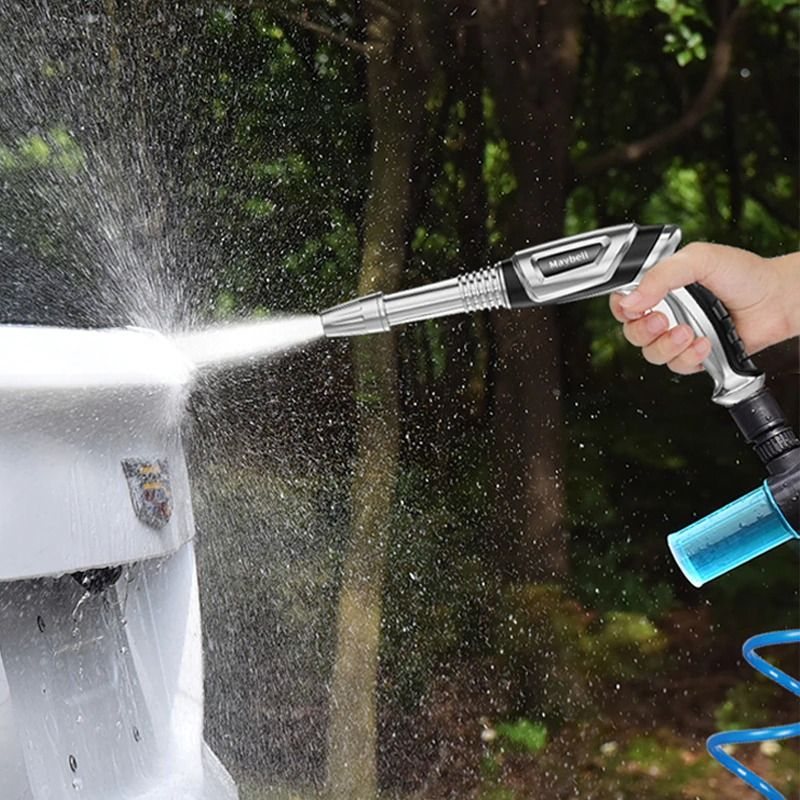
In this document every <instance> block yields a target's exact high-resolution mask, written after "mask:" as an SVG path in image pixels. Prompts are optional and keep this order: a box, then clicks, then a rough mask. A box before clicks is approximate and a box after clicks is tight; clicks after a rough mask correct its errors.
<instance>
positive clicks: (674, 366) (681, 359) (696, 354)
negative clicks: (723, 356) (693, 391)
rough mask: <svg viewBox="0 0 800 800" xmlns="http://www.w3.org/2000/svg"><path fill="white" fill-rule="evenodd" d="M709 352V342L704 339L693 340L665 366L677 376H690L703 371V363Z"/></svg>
mask: <svg viewBox="0 0 800 800" xmlns="http://www.w3.org/2000/svg"><path fill="white" fill-rule="evenodd" d="M710 352H711V342H709V341H708V339H706V338H705V337H702V338H699V339H695V340H694V342H692V344H691V345H690V346H689V347H687V348H686V349H685V350H684V351H683V352H682V353H681V354H680V355H679V356H677V357H676V358H673V359H672V360H671V361H668V362H667V366H668V367H669V368H670V369H671V370H672V371H673V372H675V373H677V374H678V375H692V374H694V373H695V372H700V370H702V369H703V361H705V359H706V358H708V354H709V353H710Z"/></svg>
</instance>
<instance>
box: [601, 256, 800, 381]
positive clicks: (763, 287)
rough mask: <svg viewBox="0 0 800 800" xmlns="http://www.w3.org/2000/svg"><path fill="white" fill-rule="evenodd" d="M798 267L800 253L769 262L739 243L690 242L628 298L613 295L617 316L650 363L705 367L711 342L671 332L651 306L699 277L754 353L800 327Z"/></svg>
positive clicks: (682, 328) (681, 328)
mask: <svg viewBox="0 0 800 800" xmlns="http://www.w3.org/2000/svg"><path fill="white" fill-rule="evenodd" d="M798 266H800V265H798V255H797V254H794V255H791V256H784V257H782V258H776V259H766V258H761V257H760V256H757V255H755V253H750V252H748V251H747V250H740V249H738V248H736V247H726V246H724V245H718V244H705V243H700V242H698V243H695V244H690V245H687V246H686V247H684V248H683V249H682V250H680V251H678V252H677V253H676V254H675V255H674V256H671V257H670V258H668V259H665V260H664V261H662V262H660V263H659V264H656V266H655V267H653V268H652V269H651V270H649V272H648V273H647V274H646V275H645V276H644V278H643V279H642V282H641V284H639V287H638V288H637V289H636V290H635V291H633V292H631V293H630V294H629V295H620V294H615V295H612V296H611V300H610V305H611V313H612V314H613V315H614V317H615V318H616V319H617V320H618V321H619V322H622V323H624V328H623V330H624V333H625V338H626V339H627V340H628V341H629V342H630V343H631V344H634V345H636V346H637V347H641V348H642V354H643V355H644V357H645V359H647V361H649V362H650V363H651V364H667V365H668V366H669V368H670V369H671V370H672V371H673V372H677V373H678V374H680V375H688V374H690V373H692V372H698V371H699V370H701V369H702V362H703V360H704V359H705V358H706V357H707V356H708V354H709V353H710V352H711V343H710V342H709V341H708V339H706V338H705V337H695V335H694V331H693V330H692V328H691V327H690V326H689V325H678V326H676V327H675V328H672V329H671V330H667V328H668V321H667V317H666V316H665V315H664V314H662V313H661V312H658V311H652V312H651V311H650V309H652V308H653V307H654V306H655V305H657V304H658V303H659V302H660V301H661V300H663V299H664V297H665V296H666V294H667V292H668V291H669V290H670V289H677V288H679V287H681V286H686V285H687V284H689V283H694V282H697V283H701V284H702V285H703V286H705V287H706V288H707V289H710V290H711V291H712V292H714V294H715V295H716V296H717V297H718V298H719V299H720V300H722V302H723V303H724V304H725V305H726V306H727V308H728V311H729V312H730V314H731V317H732V318H733V322H734V324H735V325H736V328H737V330H738V331H739V336H740V337H741V339H742V341H743V342H744V345H745V348H746V349H747V351H748V353H756V352H758V351H759V350H762V349H763V348H765V347H768V346H769V345H772V344H775V343H776V342H779V341H782V340H783V339H786V338H788V337H790V336H792V335H795V334H796V333H797V331H798V325H797V322H798V320H797V318H796V317H797V315H798V311H797V307H798V306H800V269H798Z"/></svg>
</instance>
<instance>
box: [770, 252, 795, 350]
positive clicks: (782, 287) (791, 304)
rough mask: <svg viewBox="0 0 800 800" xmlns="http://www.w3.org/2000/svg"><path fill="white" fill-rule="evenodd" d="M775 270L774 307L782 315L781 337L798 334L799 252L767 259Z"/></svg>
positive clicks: (786, 337)
mask: <svg viewBox="0 0 800 800" xmlns="http://www.w3.org/2000/svg"><path fill="white" fill-rule="evenodd" d="M769 263H770V265H771V266H772V267H773V269H774V271H775V278H776V279H775V284H774V285H775V287H776V289H775V295H774V300H775V303H776V306H775V309H776V311H777V312H778V313H779V315H780V316H781V317H782V320H783V323H782V327H783V331H782V333H783V336H782V338H783V339H790V338H792V337H794V336H800V253H789V254H788V255H785V256H778V257H777V258H772V259H769Z"/></svg>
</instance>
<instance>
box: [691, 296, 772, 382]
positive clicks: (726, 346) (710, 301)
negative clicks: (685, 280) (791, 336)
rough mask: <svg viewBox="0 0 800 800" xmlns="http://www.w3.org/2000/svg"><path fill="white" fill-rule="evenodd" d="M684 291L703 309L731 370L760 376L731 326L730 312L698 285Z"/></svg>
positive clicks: (759, 371) (736, 332)
mask: <svg viewBox="0 0 800 800" xmlns="http://www.w3.org/2000/svg"><path fill="white" fill-rule="evenodd" d="M686 291H687V292H688V293H689V294H690V295H691V296H692V298H693V299H694V301H695V302H696V303H697V305H699V306H700V308H702V309H703V311H704V312H705V314H706V316H707V317H708V321H709V322H710V323H711V325H712V326H713V328H714V330H715V331H716V332H717V336H718V337H719V341H720V344H721V345H722V349H723V350H724V351H725V356H726V357H727V359H728V363H729V364H730V367H731V369H733V370H734V371H735V372H737V373H738V374H739V375H743V376H746V377H749V376H753V377H755V376H757V375H760V374H761V370H759V368H758V367H757V366H756V365H755V364H754V363H753V361H752V359H751V358H750V356H749V355H748V354H747V350H746V349H745V346H744V342H742V340H741V338H740V337H739V332H738V331H737V330H736V326H735V325H734V324H733V319H732V318H731V315H730V312H729V311H728V309H727V308H725V305H724V303H723V302H722V300H720V299H719V298H718V297H717V296H716V295H715V294H714V293H713V292H712V291H710V290H709V289H706V287H705V286H701V285H700V284H699V283H691V284H689V285H688V286H687V287H686Z"/></svg>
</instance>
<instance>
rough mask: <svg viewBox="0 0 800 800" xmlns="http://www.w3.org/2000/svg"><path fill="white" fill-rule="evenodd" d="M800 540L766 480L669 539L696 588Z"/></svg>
mask: <svg viewBox="0 0 800 800" xmlns="http://www.w3.org/2000/svg"><path fill="white" fill-rule="evenodd" d="M793 538H795V539H797V538H800V536H798V534H797V532H796V531H795V530H794V529H793V528H792V526H791V525H790V524H789V523H788V522H787V520H786V517H785V516H784V515H783V512H782V511H781V509H780V507H779V506H778V504H777V503H776V502H775V498H774V497H773V496H772V492H771V491H770V489H769V486H768V485H767V483H766V481H765V482H764V483H763V485H761V486H759V487H758V489H755V490H753V491H752V492H749V493H748V494H746V495H743V496H742V497H740V498H739V499H738V500H734V501H733V502H732V503H728V505H726V506H723V507H722V508H720V509H719V510H717V511H714V512H713V513H711V514H709V515H708V516H707V517H703V518H702V519H699V520H698V521H697V522H694V523H693V524H691V525H689V526H688V527H686V528H684V529H683V530H681V531H678V532H677V533H673V534H670V535H669V536H668V537H667V543H668V544H669V549H670V551H671V552H672V555H673V557H674V558H675V561H677V562H678V566H679V567H680V568H681V570H682V571H683V574H684V575H685V576H686V578H687V579H688V580H689V581H690V582H691V583H692V584H693V585H694V586H702V585H703V584H704V583H707V582H708V581H710V580H713V579H714V578H717V577H719V576H720V575H723V574H724V573H726V572H730V570H732V569H735V568H736V567H738V566H740V565H741V564H744V563H745V562H746V561H750V560H751V559H753V558H755V557H756V556H760V555H761V554H762V553H766V552H767V551H768V550H771V549H772V548H773V547H777V546H778V545H779V544H783V543H784V542H787V541H789V540H790V539H793Z"/></svg>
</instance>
